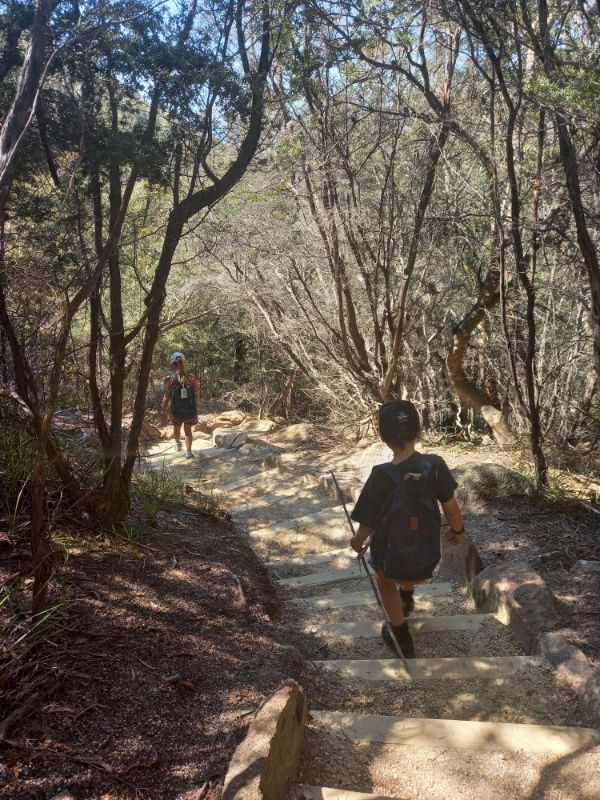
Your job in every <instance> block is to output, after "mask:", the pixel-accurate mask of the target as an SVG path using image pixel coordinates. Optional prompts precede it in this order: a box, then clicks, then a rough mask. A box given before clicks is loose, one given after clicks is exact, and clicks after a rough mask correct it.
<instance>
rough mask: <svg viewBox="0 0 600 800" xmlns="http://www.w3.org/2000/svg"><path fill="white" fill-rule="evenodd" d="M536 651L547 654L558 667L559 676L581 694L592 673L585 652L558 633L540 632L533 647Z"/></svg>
mask: <svg viewBox="0 0 600 800" xmlns="http://www.w3.org/2000/svg"><path fill="white" fill-rule="evenodd" d="M533 652H534V653H540V654H541V655H543V656H545V657H546V658H547V659H548V661H550V663H551V664H554V666H555V667H556V674H557V676H558V678H559V679H560V680H561V681H563V682H564V683H566V684H567V685H568V686H569V687H570V688H571V689H573V691H575V692H577V693H578V694H580V693H581V692H582V691H583V689H584V686H585V685H586V683H587V681H588V679H589V678H590V677H591V675H592V668H591V666H590V662H589V661H588V659H587V657H586V656H585V654H584V653H583V652H582V651H581V650H580V649H579V648H578V647H575V645H573V644H571V643H570V642H567V641H566V639H563V638H562V636H560V635H559V634H558V633H548V632H545V633H540V634H539V636H538V637H537V639H536V642H535V646H534V648H533Z"/></svg>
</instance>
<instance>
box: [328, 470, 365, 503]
mask: <svg viewBox="0 0 600 800" xmlns="http://www.w3.org/2000/svg"><path fill="white" fill-rule="evenodd" d="M335 477H336V480H337V482H338V486H339V489H338V487H337V486H336V485H335V482H334V480H333V478H332V477H331V475H330V474H329V473H326V474H325V475H319V486H320V487H321V488H322V489H324V491H325V492H326V493H327V495H328V496H329V497H331V498H332V499H333V500H339V501H340V502H345V503H355V502H356V501H357V500H358V496H359V495H360V493H361V491H362V488H363V485H364V484H363V481H361V480H360V479H359V478H357V477H356V476H354V475H337V474H336V476H335Z"/></svg>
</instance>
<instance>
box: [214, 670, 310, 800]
mask: <svg viewBox="0 0 600 800" xmlns="http://www.w3.org/2000/svg"><path fill="white" fill-rule="evenodd" d="M306 714H307V702H306V697H305V695H304V692H303V691H302V689H301V688H300V686H298V684H297V683H296V682H295V681H290V682H289V683H288V685H287V686H284V687H283V688H282V689H280V690H279V691H278V692H276V693H275V694H274V695H273V696H272V697H271V698H270V699H269V700H267V702H266V703H265V704H264V705H263V707H262V708H261V709H260V711H259V712H258V714H257V715H256V717H255V718H254V721H253V722H252V723H251V725H250V728H249V730H248V734H247V736H246V738H245V739H244V741H243V742H242V743H241V744H240V745H239V747H238V748H237V750H236V751H235V753H234V754H233V758H232V759H231V762H230V764H229V770H228V771H227V775H226V777H225V783H224V785H223V794H222V798H223V800H284V798H285V797H286V796H287V792H288V787H289V784H290V783H291V781H292V780H293V779H294V777H295V776H296V772H297V771H298V764H299V762H300V748H301V746H302V740H303V738H304V724H305V720H306Z"/></svg>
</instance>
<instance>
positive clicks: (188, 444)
mask: <svg viewBox="0 0 600 800" xmlns="http://www.w3.org/2000/svg"><path fill="white" fill-rule="evenodd" d="M183 433H184V435H185V449H186V450H187V451H188V453H191V452H192V440H193V436H192V423H191V422H184V423H183Z"/></svg>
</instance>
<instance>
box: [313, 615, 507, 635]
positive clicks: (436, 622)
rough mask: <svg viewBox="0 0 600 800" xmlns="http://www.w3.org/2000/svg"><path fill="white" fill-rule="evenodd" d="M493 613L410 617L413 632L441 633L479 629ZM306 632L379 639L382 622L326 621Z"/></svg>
mask: <svg viewBox="0 0 600 800" xmlns="http://www.w3.org/2000/svg"><path fill="white" fill-rule="evenodd" d="M494 619H496V617H495V616H494V615H493V614H457V615H453V616H447V617H444V616H439V617H409V618H408V620H407V622H408V627H409V628H410V630H411V633H439V632H443V631H477V630H479V628H480V627H481V626H482V624H483V623H484V622H485V620H494ZM306 632H307V633H310V634H313V635H314V636H321V637H323V638H325V639H327V638H329V639H335V640H338V641H339V640H344V639H346V640H348V639H379V637H380V636H381V622H380V621H379V620H375V621H373V622H371V621H368V620H366V621H364V622H324V623H320V624H317V625H314V624H311V625H308V626H307V627H306Z"/></svg>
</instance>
